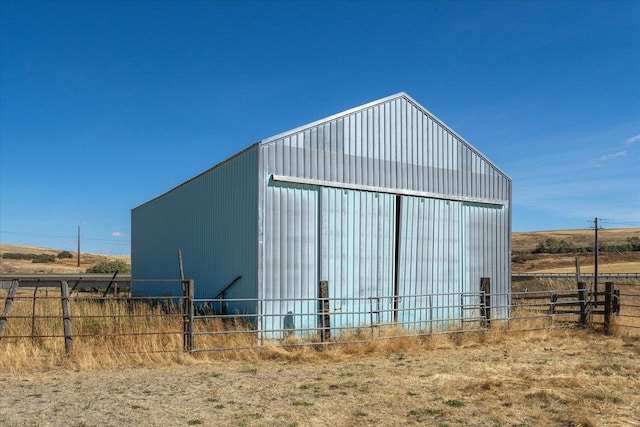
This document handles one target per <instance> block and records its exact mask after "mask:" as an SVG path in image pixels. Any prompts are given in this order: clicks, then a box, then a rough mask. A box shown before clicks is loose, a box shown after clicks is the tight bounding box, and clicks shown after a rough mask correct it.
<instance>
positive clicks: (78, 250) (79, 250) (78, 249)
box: [78, 226, 80, 267]
mask: <svg viewBox="0 0 640 427" xmlns="http://www.w3.org/2000/svg"><path fill="white" fill-rule="evenodd" d="M78 267H80V226H78Z"/></svg>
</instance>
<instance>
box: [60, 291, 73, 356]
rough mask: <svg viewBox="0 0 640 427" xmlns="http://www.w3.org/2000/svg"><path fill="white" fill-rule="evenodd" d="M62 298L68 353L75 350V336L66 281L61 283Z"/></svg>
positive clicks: (65, 346) (65, 347) (63, 323)
mask: <svg viewBox="0 0 640 427" xmlns="http://www.w3.org/2000/svg"><path fill="white" fill-rule="evenodd" d="M60 293H61V298H62V325H63V327H64V349H65V350H66V352H67V353H71V350H73V336H72V334H71V305H70V304H69V284H68V283H67V281H66V280H63V281H61V282H60Z"/></svg>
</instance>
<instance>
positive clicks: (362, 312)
mask: <svg viewBox="0 0 640 427" xmlns="http://www.w3.org/2000/svg"><path fill="white" fill-rule="evenodd" d="M393 200H394V196H393V195H389V194H380V193H372V192H366V191H356V190H344V189H339V188H321V189H320V212H321V214H320V221H321V224H320V227H321V231H320V236H321V237H320V254H321V257H320V259H321V269H320V280H327V281H328V282H329V298H330V299H331V307H330V309H331V327H332V333H333V334H336V333H339V332H340V331H341V330H343V328H352V327H359V326H366V325H370V324H380V323H389V322H390V320H391V317H390V316H391V312H390V310H389V304H390V301H391V297H392V291H393V245H394V243H393V236H394V229H393V224H394V222H393V218H394V204H393Z"/></svg>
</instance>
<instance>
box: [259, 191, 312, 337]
mask: <svg viewBox="0 0 640 427" xmlns="http://www.w3.org/2000/svg"><path fill="white" fill-rule="evenodd" d="M265 210H266V214H265V226H264V246H263V247H264V275H263V286H262V289H263V296H262V297H263V298H264V300H265V301H264V305H263V307H264V311H263V313H264V314H265V316H264V317H263V325H264V329H265V330H277V329H280V328H282V327H283V322H284V316H285V314H287V313H289V312H291V313H292V314H293V315H294V316H293V319H294V320H295V326H296V329H298V330H305V329H308V328H315V327H316V325H317V320H316V316H314V315H313V313H315V312H316V310H317V300H316V299H315V298H316V296H317V287H318V268H317V262H318V237H317V234H318V220H317V212H318V189H317V188H314V187H309V186H300V185H280V184H274V183H271V184H270V185H269V187H268V188H267V191H266V197H265ZM294 299H295V300H294Z"/></svg>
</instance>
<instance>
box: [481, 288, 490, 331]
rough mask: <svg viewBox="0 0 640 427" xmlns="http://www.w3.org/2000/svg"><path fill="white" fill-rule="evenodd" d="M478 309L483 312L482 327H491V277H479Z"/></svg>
mask: <svg viewBox="0 0 640 427" xmlns="http://www.w3.org/2000/svg"><path fill="white" fill-rule="evenodd" d="M480 309H481V310H482V313H483V314H484V321H483V323H484V325H483V326H484V327H485V328H490V327H491V278H489V277H481V278H480Z"/></svg>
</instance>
